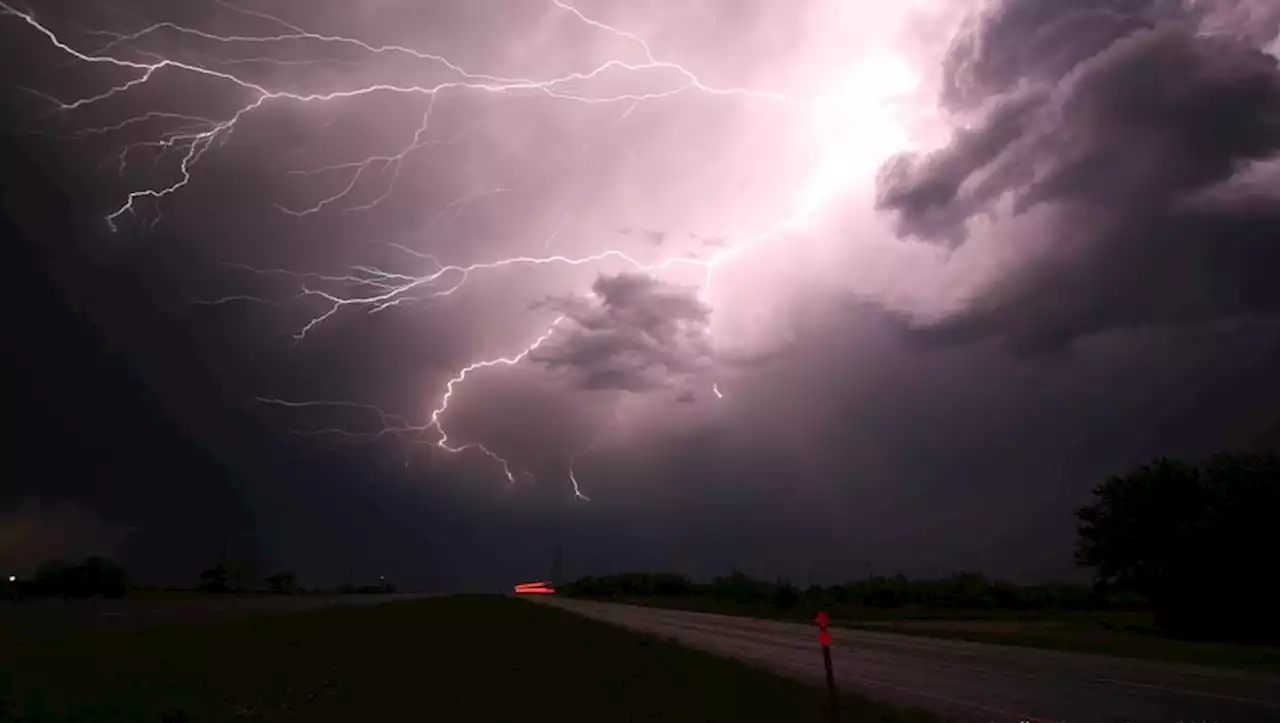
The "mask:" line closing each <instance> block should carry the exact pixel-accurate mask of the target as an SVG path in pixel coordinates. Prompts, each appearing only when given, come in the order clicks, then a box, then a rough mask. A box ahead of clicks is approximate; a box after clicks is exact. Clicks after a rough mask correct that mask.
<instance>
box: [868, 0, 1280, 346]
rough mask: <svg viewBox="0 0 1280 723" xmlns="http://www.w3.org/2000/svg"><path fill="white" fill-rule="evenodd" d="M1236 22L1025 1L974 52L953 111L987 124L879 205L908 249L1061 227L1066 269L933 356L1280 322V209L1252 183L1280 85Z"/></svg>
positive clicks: (914, 162)
mask: <svg viewBox="0 0 1280 723" xmlns="http://www.w3.org/2000/svg"><path fill="white" fill-rule="evenodd" d="M1233 17H1237V15H1231V14H1227V13H1224V12H1223V11H1222V5H1214V6H1212V7H1208V6H1204V7H1200V8H1196V9H1195V12H1194V13H1183V14H1182V15H1181V16H1180V17H1176V18H1175V17H1174V13H1173V12H1172V10H1170V9H1169V8H1168V7H1167V6H1166V5H1165V4H1162V3H1138V2H1133V3H1120V4H1112V3H1107V4H1105V6H1104V4H1102V3H1098V2H1090V3H1081V4H1074V3H1072V4H1067V3H1048V2H1043V1H1042V0H1010V1H1009V2H1005V3H1003V4H1001V5H999V6H998V7H997V9H996V10H994V11H993V12H991V13H989V14H988V15H986V16H985V17H984V18H983V20H982V22H981V24H980V25H979V26H978V27H977V28H976V29H973V30H971V31H970V32H969V33H968V34H966V35H964V36H962V38H961V40H960V41H959V42H957V44H956V45H955V46H954V47H953V50H952V53H951V56H950V58H949V65H948V78H949V80H950V85H949V86H948V87H947V90H946V92H945V93H944V100H945V101H947V102H950V103H952V104H954V105H957V106H974V107H976V106H979V105H981V106H982V107H983V108H984V109H985V110H984V111H983V112H981V113H980V115H979V120H978V121H977V123H976V124H974V126H973V127H971V128H967V129H963V130H960V131H958V132H957V133H956V134H955V135H954V137H953V138H952V141H951V142H950V144H949V145H947V146H945V147H943V148H942V149H940V150H938V151H935V152H933V153H929V154H925V155H906V156H900V157H898V158H895V159H893V160H892V161H890V162H889V163H887V164H886V165H885V167H884V168H883V169H882V171H881V173H880V177H879V188H878V205H879V206H880V207H881V208H882V209H887V210H890V211H892V212H894V213H895V214H896V217H897V222H898V230H899V233H900V234H901V235H903V236H910V237H915V238H919V239H923V240H927V241H931V242H936V243H943V244H948V245H951V246H958V245H960V244H962V243H964V242H965V240H966V239H967V238H968V236H969V235H970V233H971V230H970V228H969V227H968V224H969V223H970V222H971V221H972V220H974V219H975V218H977V217H979V216H986V217H987V218H988V219H991V220H993V221H994V223H995V226H996V228H997V229H998V228H999V227H1000V223H1001V222H1002V219H1000V218H999V210H1000V209H1002V208H1004V207H1005V206H1006V205H1008V206H1010V207H1011V209H1012V211H1011V212H1012V213H1013V214H1014V215H1017V214H1024V213H1027V212H1029V211H1033V210H1036V211H1043V219H1042V221H1041V222H1040V223H1039V224H1037V225H1038V228H1037V229H1036V230H1035V231H1034V233H1035V234H1037V235H1040V236H1041V237H1042V240H1043V241H1045V242H1046V246H1047V248H1048V250H1047V251H1046V252H1043V253H1041V254H1039V255H1034V256H1033V257H1032V258H1031V260H1029V261H1028V262H1026V263H1025V264H1023V266H1022V267H1021V268H1020V269H1018V270H1017V271H1015V272H1014V273H1012V274H1010V275H1006V276H1005V277H1003V278H1001V279H1000V280H999V281H997V282H995V283H994V284H992V285H991V287H990V288H988V289H987V290H986V292H985V293H984V294H982V295H981V296H980V298H978V299H977V300H976V301H974V302H973V303H972V305H971V306H970V307H969V308H968V309H967V310H965V311H963V312H961V313H960V314H958V315H956V316H953V317H952V318H950V319H947V320H945V321H944V322H943V323H941V325H939V326H937V327H935V328H933V329H931V330H929V334H930V335H931V336H932V337H933V338H936V339H940V340H963V339H970V338H975V337H985V336H995V337H1000V338H1004V339H1006V340H1009V341H1011V342H1012V343H1013V344H1015V345H1017V346H1020V347H1023V348H1028V349H1045V348H1054V347H1058V346H1060V345H1062V344H1064V343H1066V342H1069V341H1070V340H1072V339H1074V338H1076V337H1079V336H1081V335H1084V334H1088V333H1091V332H1095V331H1100V330H1104V329H1108V328H1128V327H1140V326H1144V325H1151V324H1155V325H1165V324H1186V323H1197V322H1203V321H1206V320H1211V319H1217V318H1229V317H1236V316H1250V315H1258V314H1272V313H1275V312H1276V311H1277V310H1280V287H1277V286H1276V285H1275V284H1274V282H1273V279H1271V278H1269V274H1268V273H1267V272H1266V271H1264V270H1265V269H1274V268H1275V267H1276V264H1277V262H1280V248H1278V246H1277V244H1278V243H1280V203H1278V201H1280V195H1278V194H1277V191H1276V188H1275V186H1274V185H1273V186H1270V187H1268V186H1267V185H1266V184H1262V183H1257V182H1255V183H1252V184H1243V183H1242V182H1241V181H1240V179H1239V178H1238V176H1239V174H1241V173H1246V174H1250V177H1253V178H1256V177H1258V176H1259V175H1260V174H1262V175H1265V174H1266V173H1267V170H1266V168H1267V164H1268V163H1275V160H1274V156H1275V154H1276V153H1277V152H1278V151H1280V72H1278V71H1277V61H1276V59H1275V58H1274V57H1272V56H1270V55H1268V54H1266V53H1264V52H1262V51H1261V50H1260V49H1259V48H1258V47H1257V45H1256V44H1255V43H1254V41H1255V40H1257V37H1256V36H1257V35H1258V33H1257V32H1256V29H1255V30H1253V31H1250V32H1249V33H1244V32H1241V33H1230V32H1226V31H1225V30H1224V29H1223V27H1222V26H1223V24H1224V23H1226V22H1228V20H1229V19H1230V18H1233ZM1193 21H1194V22H1199V23H1201V24H1200V25H1198V26H1197V25H1192V24H1191V23H1192V22H1193ZM1211 21H1212V22H1216V23H1217V25H1216V26H1212V27H1214V28H1215V30H1214V32H1206V31H1205V30H1204V28H1206V27H1210V26H1211V25H1212V23H1211ZM1015 37H1016V38H1020V40H1019V41H1018V42H1014V39H1015ZM1027 38H1031V39H1032V41H1027V40H1026V39H1027ZM1030 241H1031V239H1025V238H1015V239H1012V240H1010V241H1008V242H1009V243H1029V242H1030Z"/></svg>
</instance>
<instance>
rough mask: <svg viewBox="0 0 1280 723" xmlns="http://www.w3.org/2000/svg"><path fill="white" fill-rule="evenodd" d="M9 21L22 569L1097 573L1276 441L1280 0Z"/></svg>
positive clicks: (475, 4)
mask: <svg viewBox="0 0 1280 723" xmlns="http://www.w3.org/2000/svg"><path fill="white" fill-rule="evenodd" d="M891 5H892V7H886V5H885V4H884V3H873V2H856V1H846V2H838V1H837V0H805V1H803V2H788V3H772V2H765V0H751V1H749V2H746V1H743V0H699V1H697V2H680V3H676V2H661V1H659V0H646V1H644V2H622V0H578V1H577V2H575V3H572V4H570V3H567V2H557V0H547V1H546V2H543V1H542V0H483V1H478V0H466V1H463V0H456V1H454V0H451V1H449V2H438V3H414V2H408V1H407V0H358V1H356V2H350V3H347V2H343V3H304V2H301V1H300V0H236V1H235V2H232V0H207V1H205V2H199V3H182V4H180V5H179V4H175V3H166V2H160V1H159V0H134V1H132V2H122V1H115V0H113V1H108V2H99V3H93V4H91V5H87V4H84V3H79V2H74V1H73V0H40V1H39V2H30V1H29V0H28V1H27V2H22V0H0V63H3V64H4V66H5V67H6V68H8V69H10V70H9V71H7V74H8V78H7V80H6V85H5V87H4V90H3V91H0V98H2V99H3V105H0V121H2V123H0V127H2V128H3V131H0V153H2V154H3V163H2V164H0V183H2V186H0V188H2V189H3V210H4V215H3V218H2V221H3V225H0V228H2V229H3V235H4V236H5V237H7V238H9V239H13V242H12V243H10V242H6V250H8V251H9V253H10V254H11V265H10V267H9V272H8V274H7V275H6V283H5V284H0V286H2V287H4V290H5V301H4V304H3V309H4V314H5V319H6V321H7V324H6V326H7V327H8V328H9V330H10V335H11V336H10V343H9V345H7V346H8V347H9V349H7V350H6V361H5V364H6V367H8V370H7V371H6V373H5V374H4V375H3V377H4V379H5V383H6V385H7V386H8V389H7V391H6V399H13V400H16V403H14V404H6V413H7V415H8V416H9V417H10V423H9V424H7V425H6V427H7V428H8V429H10V430H16V431H11V432H10V436H9V440H10V444H11V450H12V452H11V453H10V454H6V455H5V457H6V459H7V460H8V461H7V464H8V465H9V467H10V469H9V471H8V472H6V473H5V475H4V478H5V480H6V482H4V483H3V484H2V485H0V542H2V543H3V544H0V566H4V567H6V568H8V569H15V570H19V571H29V570H30V569H32V567H33V566H34V565H35V564H37V563H38V562H39V561H40V560H43V559H47V558H49V557H54V556H66V555H81V554H111V555H115V556H118V557H119V558H121V559H123V560H124V561H126V562H127V563H128V565H129V566H130V568H131V569H132V570H133V571H134V574H135V576H137V577H138V578H139V579H143V580H147V581H155V582H164V583H171V584H183V583H188V584H189V583H190V582H192V581H194V580H195V579H196V578H197V576H198V572H199V570H200V569H201V568H202V567H205V566H207V565H209V564H212V562H214V561H216V560H217V559H218V557H219V555H220V554H223V551H227V554H229V555H233V556H238V557H243V558H246V559H252V560H254V561H255V564H257V565H258V566H259V567H260V568H261V569H263V570H270V569H285V568H287V569H291V570H295V571H296V572H297V573H298V575H299V577H300V578H301V580H302V581H303V583H304V584H306V583H307V582H308V581H310V582H311V583H312V584H319V585H329V584H334V583H336V582H342V581H357V582H358V581H370V580H374V579H376V578H377V577H378V576H383V575H385V576H387V577H388V578H389V579H392V580H395V581H398V582H399V584H401V586H403V587H412V588H417V589H430V590H455V589H498V588H501V587H503V586H505V585H508V584H511V583H512V582H515V581H519V580H524V579H536V578H538V577H540V576H545V575H546V574H547V573H548V572H549V571H550V567H551V561H552V559H553V551H554V550H555V548H556V547H557V546H559V547H562V548H563V550H564V553H563V554H564V568H565V573H566V575H568V576H570V577H572V576H576V575H582V574H587V573H607V572H613V571H620V570H641V569H643V570H672V571H677V572H682V573H685V574H689V575H693V576H696V577H708V576H712V575H716V574H723V573H725V572H727V571H729V570H730V569H742V570H745V571H748V572H750V573H753V574H757V575H761V576H769V577H773V576H778V577H784V578H787V579H790V580H793V581H796V582H802V583H803V582H809V581H812V582H831V581H836V580H840V579H848V578H858V577H862V576H864V575H865V574H868V573H872V572H874V573H875V574H893V573H903V574H907V575H912V576H931V575H941V574H946V573H949V572H954V571H957V570H978V571H982V572H986V573H988V574H992V575H995V576H999V577H1002V578H1008V579H1013V580H1019V581H1037V580H1046V579H1083V578H1082V577H1081V576H1082V574H1083V573H1082V572H1081V571H1080V570H1078V569H1077V568H1075V566H1074V565H1073V563H1072V554H1071V553H1072V545H1073V542H1074V534H1075V531H1074V519H1073V510H1074V509H1075V508H1077V507H1078V506H1080V505H1081V504H1084V503H1086V502H1087V501H1088V499H1089V493H1090V490H1091V489H1092V488H1093V487H1094V486H1095V485H1097V484H1098V483H1099V482H1101V481H1102V480H1103V479H1105V478H1106V476H1107V475H1110V474H1114V473H1119V472H1123V471H1125V470H1127V469H1129V468H1132V467H1133V466H1135V465H1138V464H1141V463H1144V462H1147V461H1149V460H1151V459H1153V458H1155V457H1158V456H1162V455H1173V456H1186V457H1192V458H1197V457H1201V456H1204V455H1208V454H1211V453H1214V452H1217V451H1222V450H1252V449H1258V448H1262V447H1266V446H1270V445H1274V444H1276V443H1277V441H1280V411H1277V410H1280V382H1278V381H1277V380H1276V377H1275V372H1274V370H1275V369H1277V368H1280V365H1278V363H1280V324H1278V322H1280V285H1276V284H1275V283H1274V279H1275V275H1276V272H1277V269H1280V246H1277V240H1278V239H1280V203H1278V201H1280V70H1278V67H1277V66H1278V63H1280V61H1278V60H1277V54H1278V51H1280V40H1278V39H1280V6H1276V5H1275V4H1274V3H1271V2H1269V1H1268V0H1236V1H1231V0H1194V1H1193V0H1112V1H1110V2H1107V1H1104V0H1087V1H1086V0H1082V1H1081V2H1075V3H1062V2H1057V1H1056V0H986V1H981V2H980V1H978V0H965V1H964V2H942V0H909V1H904V2H899V3H893V4H891Z"/></svg>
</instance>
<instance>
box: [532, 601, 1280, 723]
mask: <svg viewBox="0 0 1280 723" xmlns="http://www.w3.org/2000/svg"><path fill="white" fill-rule="evenodd" d="M538 602H541V603H545V604H549V605H554V606H556V607H560V608H563V609H566V610H570V611H573V612H575V613H579V614H581V615H585V616H587V617H590V618H595V619H597V620H602V621H605V622H609V623H614V624H616V625H621V626H623V627H627V628H631V629H633V630H637V631H640V632H645V633H650V634H654V635H657V636H659V637H664V638H669V639H673V640H676V641H678V642H680V643H682V644H684V645H687V646H689V647H694V648H701V649H704V650H707V651H709V652H713V653H717V654H721V655H724V656H727V657H733V658H737V659H740V660H743V661H747V662H750V663H753V664H756V665H759V666H761V667H765V668H768V669H771V670H773V671H775V672H778V673H781V674H783V675H787V676H790V677H794V678H799V679H802V680H806V681H809V682H817V683H822V682H823V680H824V677H823V666H822V654H821V649H820V648H819V647H818V642H817V638H818V635H817V629H816V628H815V627H813V626H811V625H801V624H797V623H785V622H778V621H772V620H757V619H752V618H741V617H730V616H725V615H711V614H707V613H694V612H686V611H681V610H663V609H658V608H646V607H637V606H633V605H618V604H614V603H598V602H588V601H583V600H568V599H564V598H554V599H552V598H549V597H548V598H540V599H539V600H538ZM832 637H833V639H834V642H833V644H832V659H833V664H834V667H835V674H836V680H837V684H838V685H839V686H840V687H841V688H842V689H847V690H852V691H856V692H859V693H862V694H864V695H866V696H867V697H870V698H875V699H878V700H882V701H884V702H886V703H898V704H902V705H908V706H912V707H916V708H924V709H926V710H932V711H934V712H937V713H939V714H942V715H943V716H945V717H948V718H952V719H957V720H974V721H1033V720H1039V721H1063V722H1068V723H1069V722H1072V721H1079V722H1080V723H1102V722H1104V721H1106V722H1112V721H1114V722H1116V723H1120V722H1122V721H1123V722H1127V723H1148V722H1149V723H1179V722H1185V723H1190V722H1191V721H1202V722H1209V721H1211V722H1214V723H1235V722H1237V721H1241V722H1244V721H1280V676H1277V675H1271V674H1266V673H1257V672H1250V671H1235V670H1229V669H1220V668H1207V667H1200V666H1192V665H1182V664H1175V663H1162V662H1156V661H1143V660H1133V659H1125V658H1111V657H1106V656H1100V655H1085V654H1080V653H1065V652H1056V651H1049V650H1036V649H1032V648H1020V647H1010V646H1004V645H988V644H982V643H969V642H963V641H954V640H938V639H933V638H921V637H912V636H908V635H900V634H893V633H879V632H869V631H861V630H844V629H833V630H832Z"/></svg>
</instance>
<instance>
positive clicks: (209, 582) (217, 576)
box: [200, 562, 231, 592]
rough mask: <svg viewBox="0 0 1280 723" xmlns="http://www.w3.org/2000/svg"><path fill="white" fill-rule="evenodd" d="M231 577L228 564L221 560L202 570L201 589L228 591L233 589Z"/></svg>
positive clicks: (206, 590)
mask: <svg viewBox="0 0 1280 723" xmlns="http://www.w3.org/2000/svg"><path fill="white" fill-rule="evenodd" d="M230 579H231V576H230V573H228V572H227V566H226V565H224V564H222V563H221V562H219V563H218V564H217V565H214V566H213V567H211V568H209V569H207V570H202V571H201V572H200V589H201V590H204V591H205V592H227V591H228V590H230V589H231V585H230Z"/></svg>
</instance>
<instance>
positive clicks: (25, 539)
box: [0, 497, 127, 576]
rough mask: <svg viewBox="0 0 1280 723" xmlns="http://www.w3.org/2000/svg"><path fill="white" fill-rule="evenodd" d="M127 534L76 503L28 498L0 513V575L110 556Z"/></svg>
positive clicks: (22, 572)
mask: <svg viewBox="0 0 1280 723" xmlns="http://www.w3.org/2000/svg"><path fill="white" fill-rule="evenodd" d="M126 533H127V531H126V530H125V529H123V528H121V527H119V526H117V525H112V524H110V523H108V522H106V521H105V520H103V519H102V518H101V517H99V516H98V515H97V514H96V513H94V512H93V511H92V510H90V509H88V508H86V507H84V506H83V505H80V504H78V503H75V502H65V501H64V502H55V503H48V502H44V501H41V500H39V499H36V498H34V497H28V498H26V499H24V500H23V501H22V502H21V503H19V504H18V505H17V506H16V507H15V508H13V509H11V510H7V511H3V512H0V574H3V575H6V576H7V575H11V574H26V573H29V572H31V571H32V570H33V569H34V568H35V567H36V566H37V565H39V564H40V563H42V562H44V561H46V560H53V559H74V558H79V557H89V556H93V555H100V556H110V555H112V554H114V553H115V552H116V550H117V548H119V547H120V544H121V542H123V540H124V537H125V535H126Z"/></svg>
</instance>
